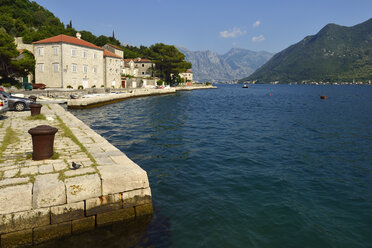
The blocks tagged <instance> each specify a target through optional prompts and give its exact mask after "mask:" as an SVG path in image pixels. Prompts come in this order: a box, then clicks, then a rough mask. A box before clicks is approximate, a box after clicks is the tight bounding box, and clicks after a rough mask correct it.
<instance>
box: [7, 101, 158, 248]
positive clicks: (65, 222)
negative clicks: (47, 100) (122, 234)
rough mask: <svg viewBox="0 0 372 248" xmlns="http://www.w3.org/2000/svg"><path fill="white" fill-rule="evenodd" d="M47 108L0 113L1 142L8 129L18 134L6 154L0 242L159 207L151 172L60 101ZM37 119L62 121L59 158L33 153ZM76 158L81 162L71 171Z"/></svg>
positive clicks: (13, 243)
mask: <svg viewBox="0 0 372 248" xmlns="http://www.w3.org/2000/svg"><path fill="white" fill-rule="evenodd" d="M42 114H43V115H44V116H45V119H41V120H38V119H30V118H29V116H30V112H29V111H24V112H13V111H9V112H7V113H6V114H5V117H3V118H1V119H0V141H1V142H4V141H5V140H4V139H5V138H6V137H8V136H7V135H8V132H9V130H10V129H11V130H12V131H13V135H15V136H17V137H16V138H17V139H15V140H16V141H14V142H13V143H12V142H10V143H9V145H8V146H7V147H6V149H5V150H4V151H3V152H2V153H0V247H1V248H4V247H17V246H24V245H32V244H38V243H42V242H45V241H47V240H50V239H55V238H60V237H64V236H69V235H72V234H74V233H81V232H83V231H87V230H92V229H94V228H95V227H97V226H102V225H109V224H111V223H113V222H116V221H125V220H133V219H136V218H137V217H141V216H145V215H151V214H152V213H153V207H152V197H151V189H150V186H149V181H148V177H147V173H146V171H144V170H143V169H142V168H141V167H140V166H138V165H137V164H135V163H134V162H133V161H132V160H130V159H129V158H128V157H127V156H126V155H125V154H124V153H122V152H121V151H120V150H119V149H117V148H116V147H114V146H113V145H111V144H110V143H109V142H108V141H107V140H106V139H104V138H103V137H102V136H100V135H99V134H97V133H96V132H94V131H93V130H92V129H91V128H89V127H88V126H87V125H86V124H84V123H83V122H82V121H81V120H79V119H78V118H76V117H75V116H74V115H72V114H71V113H69V112H67V111H66V110H65V109H64V108H63V107H61V106H60V105H58V104H48V105H45V106H44V107H43V108H42ZM62 123H64V125H65V126H67V127H68V129H69V130H70V131H71V133H72V135H73V136H74V137H75V138H76V139H77V140H78V142H76V141H74V138H72V136H71V134H70V136H69V134H68V131H66V130H65V129H64V127H63V124H62ZM38 125H50V126H53V127H56V128H58V132H57V133H56V136H55V141H54V153H55V154H58V156H57V157H56V158H51V159H46V160H41V161H33V160H32V159H31V156H30V154H31V153H32V140H31V136H30V135H29V134H28V133H27V131H28V129H30V128H33V127H35V126H38ZM8 138H9V137H8ZM72 162H75V163H78V164H79V165H81V167H80V168H79V169H76V170H72V169H71V168H72V167H71V164H72Z"/></svg>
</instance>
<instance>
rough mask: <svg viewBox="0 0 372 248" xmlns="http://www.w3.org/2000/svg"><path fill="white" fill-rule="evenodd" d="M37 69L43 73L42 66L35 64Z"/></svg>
mask: <svg viewBox="0 0 372 248" xmlns="http://www.w3.org/2000/svg"><path fill="white" fill-rule="evenodd" d="M37 69H38V70H39V72H43V71H44V64H37Z"/></svg>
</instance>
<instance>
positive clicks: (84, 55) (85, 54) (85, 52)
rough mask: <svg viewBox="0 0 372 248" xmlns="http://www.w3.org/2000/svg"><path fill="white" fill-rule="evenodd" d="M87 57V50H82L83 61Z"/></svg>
mask: <svg viewBox="0 0 372 248" xmlns="http://www.w3.org/2000/svg"><path fill="white" fill-rule="evenodd" d="M87 56H88V52H87V50H84V51H83V57H84V59H86V58H87Z"/></svg>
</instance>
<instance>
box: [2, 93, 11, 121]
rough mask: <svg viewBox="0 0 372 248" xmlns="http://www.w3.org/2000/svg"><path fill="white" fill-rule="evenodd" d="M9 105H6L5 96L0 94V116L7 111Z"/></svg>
mask: <svg viewBox="0 0 372 248" xmlns="http://www.w3.org/2000/svg"><path fill="white" fill-rule="evenodd" d="M8 109H9V107H8V100H6V98H5V97H3V96H2V95H0V116H2V115H3V114H5V113H6V112H7V111H8Z"/></svg>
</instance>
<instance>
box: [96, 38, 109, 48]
mask: <svg viewBox="0 0 372 248" xmlns="http://www.w3.org/2000/svg"><path fill="white" fill-rule="evenodd" d="M107 43H110V40H109V38H107V37H106V36H104V35H100V36H98V38H97V39H96V42H94V44H96V45H97V46H104V45H106V44H107Z"/></svg>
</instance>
